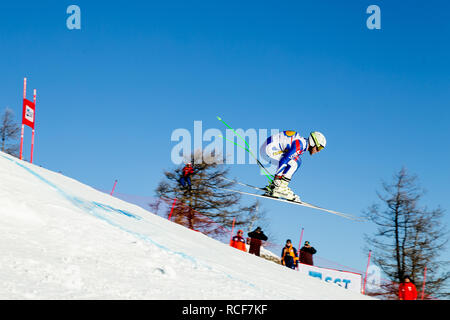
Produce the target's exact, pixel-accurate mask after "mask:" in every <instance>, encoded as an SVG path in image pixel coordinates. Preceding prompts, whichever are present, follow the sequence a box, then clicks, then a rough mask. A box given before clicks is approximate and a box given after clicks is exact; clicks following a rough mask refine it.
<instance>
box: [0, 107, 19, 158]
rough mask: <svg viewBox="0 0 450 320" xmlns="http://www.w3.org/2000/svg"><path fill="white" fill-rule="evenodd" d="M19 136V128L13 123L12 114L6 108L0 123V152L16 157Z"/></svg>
mask: <svg viewBox="0 0 450 320" xmlns="http://www.w3.org/2000/svg"><path fill="white" fill-rule="evenodd" d="M19 134H20V126H19V125H18V124H17V123H16V122H14V112H13V111H12V110H11V109H10V108H8V107H6V109H5V111H4V112H3V115H2V117H1V123H0V143H1V150H2V151H3V152H6V153H8V154H10V155H13V156H15V157H17V156H18V152H19V144H18V143H17V140H18V138H19Z"/></svg>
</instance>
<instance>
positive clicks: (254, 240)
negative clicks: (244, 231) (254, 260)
mask: <svg viewBox="0 0 450 320" xmlns="http://www.w3.org/2000/svg"><path fill="white" fill-rule="evenodd" d="M248 236H249V237H250V249H249V251H248V253H252V254H254V255H257V256H258V257H259V255H260V249H261V244H262V241H266V240H267V236H266V235H265V234H264V232H263V231H262V230H261V228H260V227H257V228H256V229H255V230H253V231H252V232H249V233H248Z"/></svg>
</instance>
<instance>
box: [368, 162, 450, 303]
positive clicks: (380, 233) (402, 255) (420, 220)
mask: <svg viewBox="0 0 450 320" xmlns="http://www.w3.org/2000/svg"><path fill="white" fill-rule="evenodd" d="M383 191H384V193H383V194H380V193H378V198H379V199H380V200H381V202H382V205H381V206H380V204H374V205H372V206H371V207H369V209H368V210H367V211H366V213H365V214H366V217H367V218H368V219H369V220H370V221H372V222H373V223H375V224H376V226H377V231H376V232H375V234H374V235H372V236H367V235H366V241H367V245H368V246H370V248H371V249H372V251H373V252H374V254H373V256H374V261H375V263H376V264H377V265H378V266H379V267H380V268H381V270H382V271H383V272H384V273H385V274H386V275H387V277H388V278H389V280H390V281H391V283H390V284H389V283H388V284H386V285H385V286H384V288H383V289H384V290H383V291H384V292H383V294H384V295H385V296H386V297H393V296H395V295H396V294H397V291H396V290H397V286H396V285H395V283H398V282H400V281H402V279H403V277H404V276H405V275H409V276H410V277H411V279H412V281H413V282H414V283H416V285H417V284H420V283H422V280H423V274H424V269H425V267H426V268H427V285H426V294H427V296H428V297H429V296H434V297H437V296H443V295H447V294H448V293H446V292H444V291H445V290H446V289H445V285H446V282H447V280H448V279H449V277H450V273H449V272H441V268H442V267H444V266H446V265H447V266H448V262H442V261H438V257H439V255H440V253H441V252H442V250H443V249H444V247H445V245H446V244H447V241H448V237H447V232H446V230H445V226H444V225H443V224H442V222H441V221H440V220H441V218H442V215H443V213H444V210H442V209H441V208H437V209H434V210H428V209H427V208H426V207H425V208H424V207H420V206H419V201H420V200H421V198H422V196H423V195H424V193H425V192H424V190H423V189H422V188H420V187H419V185H418V183H417V177H416V176H414V175H410V174H409V173H408V172H407V170H406V169H405V168H402V169H401V170H400V171H399V172H398V173H396V174H395V175H394V177H393V181H392V183H391V184H387V183H383ZM378 294H379V293H378Z"/></svg>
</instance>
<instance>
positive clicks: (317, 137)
mask: <svg viewBox="0 0 450 320" xmlns="http://www.w3.org/2000/svg"><path fill="white" fill-rule="evenodd" d="M308 142H309V145H310V146H311V147H314V146H317V150H319V151H320V150H322V149H323V148H325V146H326V145H327V139H326V138H325V136H324V135H323V134H322V133H320V132H319V131H313V132H311V133H310V134H309V139H308Z"/></svg>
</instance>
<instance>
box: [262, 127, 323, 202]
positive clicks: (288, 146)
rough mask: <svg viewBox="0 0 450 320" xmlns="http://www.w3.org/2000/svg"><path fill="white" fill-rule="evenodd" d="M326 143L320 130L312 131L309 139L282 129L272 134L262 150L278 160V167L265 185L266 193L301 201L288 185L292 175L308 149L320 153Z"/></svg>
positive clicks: (311, 152)
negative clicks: (271, 179) (271, 178)
mask: <svg viewBox="0 0 450 320" xmlns="http://www.w3.org/2000/svg"><path fill="white" fill-rule="evenodd" d="M326 144H327V140H326V139H325V136H324V135H323V134H322V133H320V132H318V131H313V132H311V133H310V135H309V137H308V138H307V139H306V138H303V137H302V136H300V134H299V133H297V132H295V131H282V132H279V133H278V134H275V135H272V136H270V137H269V138H268V139H267V141H266V142H265V143H264V144H263V146H262V150H261V151H262V152H264V153H265V154H267V155H268V156H269V157H270V158H271V159H274V160H276V161H278V169H277V172H276V174H275V177H274V179H273V181H272V182H271V183H270V184H269V185H268V186H266V187H265V190H266V195H268V196H271V197H277V198H285V199H288V200H294V201H301V200H300V197H299V196H298V195H296V194H295V193H294V192H293V191H292V190H291V189H290V188H289V187H288V185H289V182H290V181H291V179H292V175H293V174H294V173H295V172H296V171H297V169H298V168H299V167H300V164H301V162H302V161H301V158H300V156H301V155H302V154H303V153H304V152H305V151H307V150H308V151H309V154H310V155H313V154H315V153H318V152H320V151H321V150H322V149H323V148H325V145H326Z"/></svg>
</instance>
